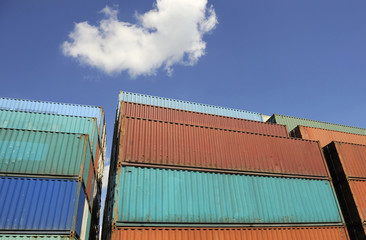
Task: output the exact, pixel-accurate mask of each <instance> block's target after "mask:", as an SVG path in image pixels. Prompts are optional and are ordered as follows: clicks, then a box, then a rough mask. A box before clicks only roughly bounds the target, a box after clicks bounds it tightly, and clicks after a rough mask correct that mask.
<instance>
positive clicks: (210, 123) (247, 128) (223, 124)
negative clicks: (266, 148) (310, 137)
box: [119, 102, 288, 137]
mask: <svg viewBox="0 0 366 240" xmlns="http://www.w3.org/2000/svg"><path fill="white" fill-rule="evenodd" d="M120 113H121V114H120V116H119V119H120V120H121V119H122V118H123V117H124V116H130V117H136V118H144V119H153V120H159V121H165V122H175V123H183V124H191V125H199V126H206V127H213V128H223V129H231V130H238V131H244V132H252V133H262V134H267V135H275V136H282V137H288V132H287V128H286V126H285V125H279V124H272V123H265V122H258V121H253V120H247V119H240V118H233V117H225V116H219V115H212V114H207V113H201V112H191V111H186V110H180V109H173V108H164V107H158V106H152V105H146V104H139V103H132V102H122V104H121V109H120Z"/></svg>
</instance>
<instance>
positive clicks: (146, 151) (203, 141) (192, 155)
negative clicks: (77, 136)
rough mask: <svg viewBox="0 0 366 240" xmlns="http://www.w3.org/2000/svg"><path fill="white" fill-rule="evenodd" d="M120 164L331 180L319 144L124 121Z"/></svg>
mask: <svg viewBox="0 0 366 240" xmlns="http://www.w3.org/2000/svg"><path fill="white" fill-rule="evenodd" d="M120 124H121V132H120V137H119V139H118V140H119V161H120V163H139V164H159V165H169V166H184V167H195V168H205V169H220V170H235V171H245V172H259V173H271V174H273V173H275V174H286V175H297V176H299V175H301V176H311V177H323V178H329V173H328V170H327V168H326V163H325V160H324V158H323V154H322V151H321V149H320V147H319V143H318V142H314V141H307V140H302V139H294V138H285V137H278V136H269V135H261V134H255V133H247V132H240V131H229V130H223V129H217V128H208V127H202V126H194V125H187V124H179V123H171V122H162V121H155V120H146V119H141V118H133V117H125V118H123V119H122V121H121V122H120Z"/></svg>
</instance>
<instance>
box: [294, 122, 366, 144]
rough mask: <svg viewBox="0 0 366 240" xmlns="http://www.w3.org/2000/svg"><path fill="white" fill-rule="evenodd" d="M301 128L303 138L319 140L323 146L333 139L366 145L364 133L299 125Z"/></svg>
mask: <svg viewBox="0 0 366 240" xmlns="http://www.w3.org/2000/svg"><path fill="white" fill-rule="evenodd" d="M299 130H300V132H301V136H302V138H303V139H309V140H315V141H319V142H320V145H321V147H324V146H326V145H328V144H329V143H331V142H332V141H337V142H347V143H355V144H361V145H366V136H364V135H358V134H351V133H345V132H337V131H331V130H326V129H321V128H313V127H304V126H299Z"/></svg>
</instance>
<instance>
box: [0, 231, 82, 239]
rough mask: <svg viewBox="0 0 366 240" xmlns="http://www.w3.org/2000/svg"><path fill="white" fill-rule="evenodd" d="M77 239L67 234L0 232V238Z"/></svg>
mask: <svg viewBox="0 0 366 240" xmlns="http://www.w3.org/2000/svg"><path fill="white" fill-rule="evenodd" d="M15 239H16V240H46V239H47V240H48V239H50V240H78V238H76V237H70V236H67V235H16V234H1V233H0V240H15Z"/></svg>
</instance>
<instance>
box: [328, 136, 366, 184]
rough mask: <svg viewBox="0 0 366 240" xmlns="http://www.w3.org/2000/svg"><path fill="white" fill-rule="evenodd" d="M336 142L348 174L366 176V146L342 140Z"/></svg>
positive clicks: (359, 176) (348, 175) (344, 168)
mask: <svg viewBox="0 0 366 240" xmlns="http://www.w3.org/2000/svg"><path fill="white" fill-rule="evenodd" d="M335 144H336V148H337V150H338V154H339V158H340V161H341V164H342V167H343V170H344V172H345V174H346V176H347V177H357V178H366V164H365V163H366V146H365V145H357V144H352V143H342V142H336V143H335Z"/></svg>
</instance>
